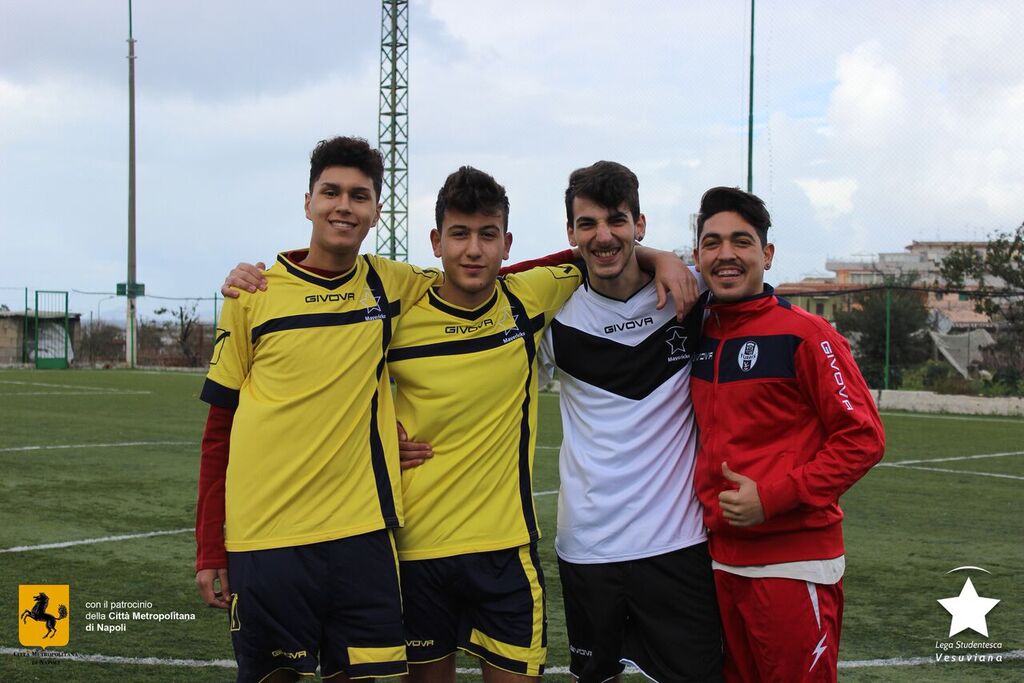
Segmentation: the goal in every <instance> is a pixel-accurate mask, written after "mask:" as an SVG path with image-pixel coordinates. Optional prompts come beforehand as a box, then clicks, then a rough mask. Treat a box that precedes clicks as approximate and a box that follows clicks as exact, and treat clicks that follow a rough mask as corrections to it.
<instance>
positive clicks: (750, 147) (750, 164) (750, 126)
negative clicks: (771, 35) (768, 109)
mask: <svg viewBox="0 0 1024 683" xmlns="http://www.w3.org/2000/svg"><path fill="white" fill-rule="evenodd" d="M747 80H748V81H750V96H749V97H748V98H747V101H748V103H749V104H748V109H747V192H753V191H754V0H750V76H749V77H748V78H747Z"/></svg>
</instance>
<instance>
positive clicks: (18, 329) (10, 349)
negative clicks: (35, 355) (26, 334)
mask: <svg viewBox="0 0 1024 683" xmlns="http://www.w3.org/2000/svg"><path fill="white" fill-rule="evenodd" d="M24 324H25V322H24V318H15V317H0V363H20V362H21V360H22V358H21V334H22V326H23V325H24Z"/></svg>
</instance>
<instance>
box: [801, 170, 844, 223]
mask: <svg viewBox="0 0 1024 683" xmlns="http://www.w3.org/2000/svg"><path fill="white" fill-rule="evenodd" d="M794 182H795V183H796V184H797V186H798V187H799V188H800V189H801V190H803V191H804V194H805V195H807V200H808V201H809V202H810V203H811V206H812V207H813V208H814V212H815V214H816V215H817V216H818V220H819V221H821V223H822V224H823V225H825V226H826V227H831V226H832V224H833V223H834V222H835V220H836V219H837V218H840V217H841V216H846V215H848V214H851V213H853V193H854V192H856V191H857V180H856V179H855V178H833V179H830V180H824V179H820V178H803V179H798V180H795V181H794Z"/></svg>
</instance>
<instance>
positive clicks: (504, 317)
mask: <svg viewBox="0 0 1024 683" xmlns="http://www.w3.org/2000/svg"><path fill="white" fill-rule="evenodd" d="M497 325H498V328H499V329H502V330H504V331H505V333H506V334H508V333H510V332H512V331H518V330H519V316H518V315H516V314H514V313H513V312H512V311H511V310H509V309H507V308H506V309H505V310H504V311H502V312H501V315H500V316H498V320H497Z"/></svg>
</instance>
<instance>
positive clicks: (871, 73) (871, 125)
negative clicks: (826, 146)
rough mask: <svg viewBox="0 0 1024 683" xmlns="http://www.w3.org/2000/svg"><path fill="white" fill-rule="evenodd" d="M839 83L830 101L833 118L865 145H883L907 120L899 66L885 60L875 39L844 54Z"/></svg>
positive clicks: (838, 73) (838, 69)
mask: <svg viewBox="0 0 1024 683" xmlns="http://www.w3.org/2000/svg"><path fill="white" fill-rule="evenodd" d="M836 79H837V80H838V84H837V85H836V88H835V90H834V91H833V92H832V98H831V101H830V103H829V118H830V120H831V121H832V122H833V124H834V125H835V126H836V127H837V128H839V129H841V130H842V131H843V132H844V133H846V134H848V135H850V136H852V137H854V138H855V139H856V140H857V141H858V142H860V143H861V144H864V145H881V144H885V143H888V142H890V141H891V140H892V134H893V133H894V132H895V131H896V130H897V129H898V128H900V127H902V125H903V124H904V123H905V122H906V119H907V108H908V107H907V98H906V94H905V92H904V89H905V86H904V79H903V76H902V75H901V74H900V72H899V69H898V68H897V67H896V66H895V65H893V64H891V63H888V62H886V61H885V60H884V58H883V54H882V49H881V46H880V45H879V44H878V43H876V42H874V41H872V42H868V43H865V44H863V45H860V46H858V47H857V48H856V49H854V50H853V51H852V52H850V53H847V54H844V55H840V56H839V59H838V60H837V63H836Z"/></svg>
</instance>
